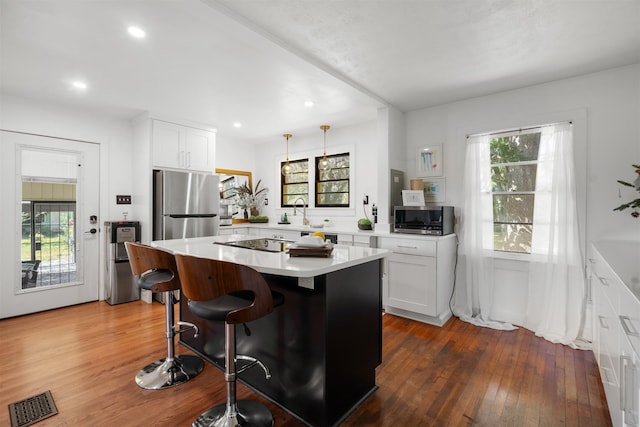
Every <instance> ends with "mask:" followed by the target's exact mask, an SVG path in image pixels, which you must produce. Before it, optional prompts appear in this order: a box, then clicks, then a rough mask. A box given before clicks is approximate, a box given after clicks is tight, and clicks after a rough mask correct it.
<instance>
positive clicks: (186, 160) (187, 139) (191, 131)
mask: <svg viewBox="0 0 640 427" xmlns="http://www.w3.org/2000/svg"><path fill="white" fill-rule="evenodd" d="M152 141H153V143H152V145H153V146H152V150H153V167H157V168H171V169H185V170H191V171H201V172H213V171H214V169H215V151H216V134H215V132H212V131H207V130H203V129H197V128H192V127H188V126H182V125H178V124H174V123H168V122H163V121H160V120H154V121H153V134H152Z"/></svg>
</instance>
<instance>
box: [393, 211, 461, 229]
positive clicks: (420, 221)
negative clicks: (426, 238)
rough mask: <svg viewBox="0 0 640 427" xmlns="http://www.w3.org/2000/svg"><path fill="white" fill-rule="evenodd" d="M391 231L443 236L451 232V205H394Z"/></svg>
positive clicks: (452, 217) (452, 219)
mask: <svg viewBox="0 0 640 427" xmlns="http://www.w3.org/2000/svg"><path fill="white" fill-rule="evenodd" d="M393 218H394V219H393V232H394V233H408V234H426V235H432V236H444V235H446V234H451V233H453V225H454V221H455V219H454V216H453V206H395V207H394V214H393Z"/></svg>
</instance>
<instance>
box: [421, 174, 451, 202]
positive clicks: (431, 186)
mask: <svg viewBox="0 0 640 427" xmlns="http://www.w3.org/2000/svg"><path fill="white" fill-rule="evenodd" d="M423 182H424V201H425V202H426V203H443V202H444V201H445V200H446V188H445V179H444V177H440V178H428V179H424V180H423Z"/></svg>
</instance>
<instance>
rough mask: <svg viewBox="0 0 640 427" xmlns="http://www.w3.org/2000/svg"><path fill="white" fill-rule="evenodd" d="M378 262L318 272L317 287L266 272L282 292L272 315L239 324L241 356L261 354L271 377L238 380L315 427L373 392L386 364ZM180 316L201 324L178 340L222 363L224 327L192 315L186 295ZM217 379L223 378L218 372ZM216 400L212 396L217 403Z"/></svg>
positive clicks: (335, 420)
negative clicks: (377, 375) (379, 369)
mask: <svg viewBox="0 0 640 427" xmlns="http://www.w3.org/2000/svg"><path fill="white" fill-rule="evenodd" d="M381 264H382V261H381V260H376V261H371V262H368V263H365V264H361V265H357V266H354V267H349V268H346V269H343V270H339V271H336V272H333V273H328V274H325V275H322V276H317V277H315V278H314V289H306V288H301V287H299V286H298V279H296V278H292V277H284V276H274V275H266V274H265V275H264V277H265V279H266V280H267V283H269V286H270V287H271V288H272V289H273V290H275V291H278V292H280V293H282V294H283V295H284V297H285V302H284V304H283V305H281V306H279V307H277V308H276V309H275V310H274V312H273V313H271V314H270V315H268V316H266V317H263V318H262V319H258V320H256V321H254V322H251V323H248V324H247V326H248V327H249V329H250V330H251V335H250V336H247V335H246V334H245V333H244V332H243V328H242V326H241V325H238V326H237V333H236V339H237V349H238V354H246V355H250V356H253V357H257V358H258V359H260V360H261V361H262V362H263V363H265V364H266V365H267V367H268V368H269V369H270V371H271V375H272V377H271V379H269V380H266V379H265V377H264V373H263V372H262V370H261V369H257V368H252V369H249V370H248V371H246V372H244V373H242V374H241V375H240V381H241V382H242V383H244V384H246V385H247V386H249V387H250V388H252V389H254V390H255V391H256V392H258V393H259V394H261V395H263V396H265V397H266V398H268V399H269V400H271V401H273V402H274V403H276V404H278V405H280V406H281V407H283V408H284V409H285V410H287V411H288V412H290V413H291V414H293V415H294V416H296V417H298V418H299V419H301V420H302V421H304V422H306V423H308V424H309V425H312V426H334V425H338V424H339V423H340V422H342V421H343V420H344V419H345V418H346V417H347V416H348V414H349V413H350V412H351V411H352V410H353V409H355V408H356V407H357V406H358V405H359V404H360V403H361V402H362V401H363V400H365V399H366V398H367V397H368V396H369V395H370V394H371V393H373V392H374V391H375V390H376V388H377V387H376V384H375V369H376V367H377V366H378V365H380V363H382V290H381V289H382V287H381V274H382V273H381ZM180 314H181V316H180V317H181V319H182V320H185V321H189V322H193V323H195V324H196V325H198V327H199V328H200V335H199V336H198V338H193V335H192V334H183V335H181V343H183V344H184V345H186V346H187V347H188V348H190V349H191V350H193V351H194V352H195V353H197V354H199V355H201V356H202V357H203V358H205V359H206V360H208V361H209V362H211V363H213V364H215V365H216V366H218V367H219V368H220V369H223V368H224V325H223V324H220V323H216V322H210V321H206V320H203V319H200V318H198V317H196V316H194V315H193V314H192V313H191V312H190V311H189V309H188V306H187V304H186V300H185V301H182V302H181V304H180ZM220 381H224V379H223V377H222V376H221V377H220ZM213 403H214V402H212V404H213Z"/></svg>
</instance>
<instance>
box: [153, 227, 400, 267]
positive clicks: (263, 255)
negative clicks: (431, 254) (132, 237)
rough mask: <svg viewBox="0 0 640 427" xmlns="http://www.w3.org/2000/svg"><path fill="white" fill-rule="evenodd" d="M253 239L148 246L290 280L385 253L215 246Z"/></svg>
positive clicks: (342, 248) (340, 248)
mask: <svg viewBox="0 0 640 427" xmlns="http://www.w3.org/2000/svg"><path fill="white" fill-rule="evenodd" d="M256 238H257V237H256V236H246V235H232V236H212V237H197V238H192V239H174V240H158V241H154V242H151V245H152V246H155V247H159V248H162V249H165V250H167V251H170V252H172V253H175V254H184V255H192V256H197V257H201V258H210V259H217V260H221V261H229V262H235V263H237V264H243V265H248V266H250V267H253V268H255V269H256V270H257V271H259V272H260V273H266V274H275V275H279V276H290V277H314V276H319V275H322V274H327V273H331V272H333V271H337V270H341V269H343V268H347V267H352V266H355V265H359V264H364V263H366V262H369V261H374V260H377V259H381V258H384V257H385V256H386V255H387V254H388V253H389V251H387V250H385V249H374V248H364V247H358V246H345V245H334V248H333V253H332V254H331V257H330V258H313V257H293V258H291V257H289V255H288V254H287V253H284V252H265V251H259V250H253V249H246V248H239V247H233V246H225V245H219V244H216V243H215V242H229V241H238V240H252V239H256Z"/></svg>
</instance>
